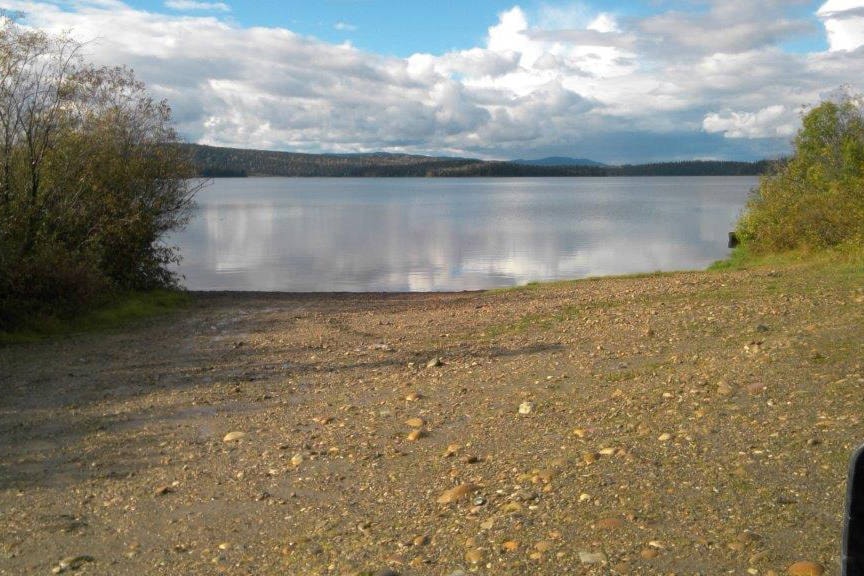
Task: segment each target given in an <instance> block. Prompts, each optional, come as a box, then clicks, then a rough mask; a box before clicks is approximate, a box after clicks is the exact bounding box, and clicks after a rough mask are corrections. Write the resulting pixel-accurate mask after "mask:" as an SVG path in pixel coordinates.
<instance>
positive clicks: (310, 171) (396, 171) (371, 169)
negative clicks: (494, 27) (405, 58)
mask: <svg viewBox="0 0 864 576" xmlns="http://www.w3.org/2000/svg"><path fill="white" fill-rule="evenodd" d="M180 146H182V147H183V148H185V149H187V150H188V152H189V155H190V156H191V158H192V162H193V163H194V165H195V167H196V169H197V171H198V174H199V175H200V176H204V177H210V178H219V177H244V176H291V177H354V178H358V177H361V178H362V177H522V176H535V177H544V176H571V177H572V176H752V175H758V174H763V173H765V172H767V171H768V170H769V169H770V167H771V165H772V164H773V162H770V161H765V160H763V161H760V162H727V161H701V160H693V161H684V162H661V163H655V164H636V165H624V166H607V165H604V164H601V163H599V162H595V161H593V160H586V159H579V158H564V157H549V158H541V159H539V160H514V161H511V162H503V161H489V160H478V159H476V158H458V157H448V156H420V155H414V154H393V153H389V152H372V153H359V154H303V153H299V152H275V151H271V150H248V149H243V148H222V147H217V146H205V145H201V144H180ZM562 161H566V162H568V163H566V164H561V163H560V162H562ZM526 162H527V163H526Z"/></svg>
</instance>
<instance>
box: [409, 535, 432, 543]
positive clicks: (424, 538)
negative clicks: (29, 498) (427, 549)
mask: <svg viewBox="0 0 864 576" xmlns="http://www.w3.org/2000/svg"><path fill="white" fill-rule="evenodd" d="M411 543H412V544H414V546H425V545H426V544H429V537H428V536H426V535H425V534H424V535H422V536H416V537H415V538H414V540H412V541H411Z"/></svg>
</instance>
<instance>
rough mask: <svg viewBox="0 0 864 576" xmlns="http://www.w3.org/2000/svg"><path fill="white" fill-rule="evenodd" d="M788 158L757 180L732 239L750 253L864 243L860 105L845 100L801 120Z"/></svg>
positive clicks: (863, 112) (863, 109) (863, 106)
mask: <svg viewBox="0 0 864 576" xmlns="http://www.w3.org/2000/svg"><path fill="white" fill-rule="evenodd" d="M794 144H795V152H794V155H793V156H792V158H790V159H789V160H788V161H787V162H785V163H783V164H782V165H780V166H779V167H778V169H777V170H776V171H775V172H774V173H772V174H770V175H768V176H765V177H763V178H762V180H761V181H760V183H759V187H758V188H757V189H756V190H755V191H754V194H753V195H752V197H751V198H750V200H749V202H748V203H747V207H746V210H745V213H744V215H743V216H742V218H741V220H740V221H739V223H738V229H737V233H738V236H739V238H741V240H742V241H743V242H744V244H745V245H746V246H747V247H748V249H749V250H750V251H752V252H754V253H757V254H758V253H769V252H783V251H787V250H792V249H798V248H801V249H811V250H819V249H824V248H828V247H832V246H837V245H840V244H844V243H849V242H852V243H859V244H860V243H861V242H862V241H864V100H862V98H861V97H855V96H850V95H848V94H844V95H842V96H840V97H838V98H836V99H834V100H829V101H825V102H822V103H821V104H819V105H818V106H816V107H815V108H812V109H811V110H809V111H808V112H807V113H806V114H805V115H804V117H803V123H802V127H801V130H800V131H799V132H798V135H797V136H796V138H795V142H794Z"/></svg>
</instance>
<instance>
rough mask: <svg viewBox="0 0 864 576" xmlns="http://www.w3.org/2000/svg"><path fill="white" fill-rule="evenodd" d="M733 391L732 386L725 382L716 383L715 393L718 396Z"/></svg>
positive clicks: (729, 394) (728, 394) (727, 394)
mask: <svg viewBox="0 0 864 576" xmlns="http://www.w3.org/2000/svg"><path fill="white" fill-rule="evenodd" d="M733 392H734V391H733V390H732V387H731V386H730V385H729V384H728V383H727V382H722V381H721V382H718V383H717V394H719V395H720V396H731V395H732V393H733Z"/></svg>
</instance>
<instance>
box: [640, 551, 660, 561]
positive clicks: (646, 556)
mask: <svg viewBox="0 0 864 576" xmlns="http://www.w3.org/2000/svg"><path fill="white" fill-rule="evenodd" d="M639 555H640V556H641V557H642V558H644V559H645V560H653V559H654V558H657V557H658V556H660V552H658V551H657V550H654V549H653V548H644V549H643V550H642V551H641V552H639Z"/></svg>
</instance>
